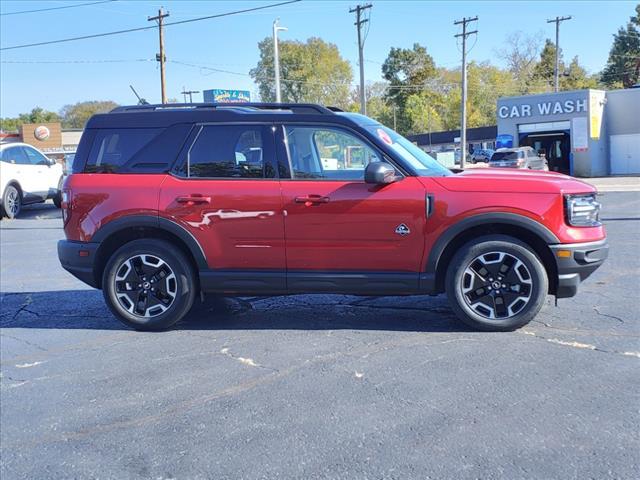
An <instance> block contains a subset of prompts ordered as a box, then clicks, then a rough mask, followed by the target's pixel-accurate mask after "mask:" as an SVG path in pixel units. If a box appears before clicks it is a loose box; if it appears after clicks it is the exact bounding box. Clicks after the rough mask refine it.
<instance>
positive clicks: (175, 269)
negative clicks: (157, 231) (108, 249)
mask: <svg viewBox="0 0 640 480" xmlns="http://www.w3.org/2000/svg"><path fill="white" fill-rule="evenodd" d="M102 292H103V295H104V298H105V301H106V302H107V305H108V306H109V308H110V309H111V311H112V312H113V313H114V315H115V316H116V317H117V318H118V319H119V320H120V321H121V322H122V323H124V324H125V325H127V326H130V327H133V328H135V329H136V330H149V331H150V330H164V329H166V328H169V327H171V326H172V325H173V324H175V323H176V322H178V321H179V320H180V319H181V318H183V317H184V316H185V315H186V314H187V312H188V311H189V310H190V309H191V306H192V305H193V301H194V299H195V295H196V280H195V272H194V268H193V266H192V265H191V263H190V262H189V260H188V259H187V258H186V257H185V255H184V254H183V253H182V252H181V251H180V250H179V249H177V248H175V247H174V246H173V245H171V244H170V243H168V242H166V241H164V240H157V239H143V240H134V241H132V242H129V243H127V244H125V245H123V246H122V247H120V248H119V249H118V250H117V251H116V252H115V253H114V254H113V255H112V256H111V258H110V259H109V261H108V262H107V265H106V267H105V270H104V274H103V277H102Z"/></svg>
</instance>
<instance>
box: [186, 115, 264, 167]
mask: <svg viewBox="0 0 640 480" xmlns="http://www.w3.org/2000/svg"><path fill="white" fill-rule="evenodd" d="M262 137H263V127H261V126H242V125H210V126H204V127H202V129H201V130H200V132H199V134H198V135H197V137H196V140H195V142H194V144H193V145H192V146H191V148H190V150H189V153H188V155H187V157H188V158H187V161H188V173H187V174H188V176H190V177H200V178H203V177H204V178H263V177H264V176H265V175H264V164H265V161H264V157H265V147H264V141H263V138H262ZM269 176H271V175H269Z"/></svg>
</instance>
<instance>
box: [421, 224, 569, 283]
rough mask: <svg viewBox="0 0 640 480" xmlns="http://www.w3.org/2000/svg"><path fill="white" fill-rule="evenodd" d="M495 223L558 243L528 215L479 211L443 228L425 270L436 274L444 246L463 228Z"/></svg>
mask: <svg viewBox="0 0 640 480" xmlns="http://www.w3.org/2000/svg"><path fill="white" fill-rule="evenodd" d="M495 224H502V225H514V226H517V227H521V228H524V229H526V230H529V231H530V232H531V233H533V234H535V235H537V236H538V237H540V238H541V239H542V240H544V241H545V242H546V243H547V245H553V244H556V243H560V239H558V237H556V236H555V234H554V233H553V232H552V231H551V230H549V229H548V228H547V227H545V226H544V225H542V224H541V223H540V222H537V221H535V220H533V219H531V218H529V217H525V216H524V215H519V214H516V213H501V212H495V213H480V214H477V215H472V216H470V217H467V218H465V219H463V220H460V221H459V222H457V223H456V224H455V225H452V226H451V227H449V228H448V229H447V230H445V231H444V232H443V233H442V234H441V235H440V236H439V237H438V239H437V240H436V242H435V244H434V245H433V248H431V251H430V252H429V256H428V258H427V264H426V267H425V272H426V273H431V274H434V275H435V274H436V271H437V268H438V262H439V261H440V258H441V257H442V253H443V252H444V250H445V248H447V245H449V243H451V241H452V240H453V239H454V238H455V237H457V236H458V235H460V234H461V233H463V232H464V231H465V230H469V229H470V228H473V227H477V226H480V225H495Z"/></svg>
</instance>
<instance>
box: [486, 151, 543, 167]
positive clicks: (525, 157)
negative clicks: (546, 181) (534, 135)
mask: <svg viewBox="0 0 640 480" xmlns="http://www.w3.org/2000/svg"><path fill="white" fill-rule="evenodd" d="M489 166H490V167H495V168H526V169H529V170H544V171H548V170H549V164H548V162H547V159H546V158H545V157H544V155H538V153H537V152H536V151H535V150H534V149H533V148H531V147H516V148H499V149H498V150H496V151H495V152H494V154H493V155H492V156H491V160H489Z"/></svg>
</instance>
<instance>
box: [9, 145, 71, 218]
mask: <svg viewBox="0 0 640 480" xmlns="http://www.w3.org/2000/svg"><path fill="white" fill-rule="evenodd" d="M62 176H63V172H62V165H60V164H58V163H56V162H55V161H54V160H51V159H50V158H47V157H46V156H45V155H44V154H43V153H42V152H40V151H39V150H38V149H37V148H35V147H32V146H31V145H27V144H26V143H2V144H0V194H1V195H2V196H1V197H0V215H3V216H5V215H6V216H7V217H9V218H15V217H17V216H18V214H19V213H20V209H21V208H22V205H27V204H30V203H38V202H44V201H46V200H47V199H49V198H51V199H53V202H54V203H55V204H56V206H57V207H58V208H60V202H61V200H62V198H61V193H60V189H61V186H62Z"/></svg>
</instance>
